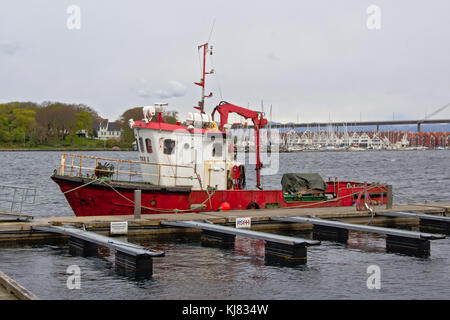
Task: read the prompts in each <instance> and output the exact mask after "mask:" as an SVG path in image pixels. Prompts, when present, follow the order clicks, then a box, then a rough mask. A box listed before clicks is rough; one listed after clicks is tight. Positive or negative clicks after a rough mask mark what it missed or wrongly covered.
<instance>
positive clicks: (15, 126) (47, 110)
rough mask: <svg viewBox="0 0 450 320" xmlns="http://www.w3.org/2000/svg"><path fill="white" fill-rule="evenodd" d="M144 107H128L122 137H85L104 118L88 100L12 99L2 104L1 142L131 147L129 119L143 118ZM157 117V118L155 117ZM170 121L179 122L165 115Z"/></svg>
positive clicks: (93, 133) (37, 144)
mask: <svg viewBox="0 0 450 320" xmlns="http://www.w3.org/2000/svg"><path fill="white" fill-rule="evenodd" d="M142 117H143V114H142V107H136V108H131V109H128V110H126V111H125V112H124V113H123V114H122V115H121V117H120V118H119V120H118V122H119V124H120V127H121V130H122V132H121V136H120V140H114V139H111V141H107V143H105V142H104V141H99V140H94V139H87V138H81V137H80V136H84V135H85V136H86V137H94V138H95V137H97V127H98V124H99V123H100V122H101V121H102V120H104V119H102V118H101V117H100V116H99V115H98V113H97V112H96V111H95V110H94V109H93V108H91V107H89V106H87V105H84V104H68V103H62V102H50V101H46V102H43V103H40V104H39V103H35V102H8V103H3V104H0V145H1V146H24V147H37V146H42V145H46V146H73V145H80V144H82V145H86V144H87V140H90V141H93V142H91V143H90V144H89V145H90V146H95V147H103V146H107V147H111V146H112V145H119V146H121V147H125V148H131V145H132V143H133V141H134V134H133V130H131V129H130V127H129V125H128V121H129V119H131V118H132V119H134V120H141V119H142ZM152 120H153V121H155V120H156V119H152ZM165 120H166V121H167V122H169V123H175V122H176V119H175V118H173V117H170V116H168V117H165Z"/></svg>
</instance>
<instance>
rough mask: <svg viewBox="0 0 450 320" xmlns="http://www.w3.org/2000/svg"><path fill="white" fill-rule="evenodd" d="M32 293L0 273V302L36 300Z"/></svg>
mask: <svg viewBox="0 0 450 320" xmlns="http://www.w3.org/2000/svg"><path fill="white" fill-rule="evenodd" d="M38 299H39V298H38V297H37V296H35V295H34V294H33V293H31V292H30V291H28V290H27V289H25V288H24V287H22V286H21V285H20V284H18V283H17V282H16V281H14V280H13V279H11V278H10V277H9V276H8V275H6V274H5V273H3V272H1V271H0V300H38Z"/></svg>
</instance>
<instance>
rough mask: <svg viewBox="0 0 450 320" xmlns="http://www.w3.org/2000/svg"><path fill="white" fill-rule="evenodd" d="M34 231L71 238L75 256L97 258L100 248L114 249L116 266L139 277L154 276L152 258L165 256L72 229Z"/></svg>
mask: <svg viewBox="0 0 450 320" xmlns="http://www.w3.org/2000/svg"><path fill="white" fill-rule="evenodd" d="M33 230H36V231H41V232H49V233H59V234H64V235H68V236H70V238H69V247H70V251H71V253H72V254H74V255H82V256H95V255H97V254H98V246H102V247H107V248H109V249H113V250H115V252H116V253H115V256H116V266H118V267H119V268H123V269H125V270H131V271H133V272H135V273H136V274H138V275H152V274H153V260H152V258H154V257H163V256H164V255H165V253H164V251H157V250H151V249H146V248H144V247H141V246H139V245H136V244H133V243H129V242H124V241H120V240H116V239H112V238H109V237H106V236H102V235H100V234H96V233H93V232H89V231H85V230H82V229H76V228H72V227H59V226H45V227H44V226H33Z"/></svg>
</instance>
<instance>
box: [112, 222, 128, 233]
mask: <svg viewBox="0 0 450 320" xmlns="http://www.w3.org/2000/svg"><path fill="white" fill-rule="evenodd" d="M127 233H128V221H117V222H111V225H110V229H109V234H111V235H123V234H127Z"/></svg>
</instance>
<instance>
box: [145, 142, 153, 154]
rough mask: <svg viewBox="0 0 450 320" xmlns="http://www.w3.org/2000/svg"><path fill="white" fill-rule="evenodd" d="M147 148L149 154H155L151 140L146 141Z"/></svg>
mask: <svg viewBox="0 0 450 320" xmlns="http://www.w3.org/2000/svg"><path fill="white" fill-rule="evenodd" d="M145 146H146V147H147V153H152V152H153V149H152V140H150V139H149V138H147V139H145Z"/></svg>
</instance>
